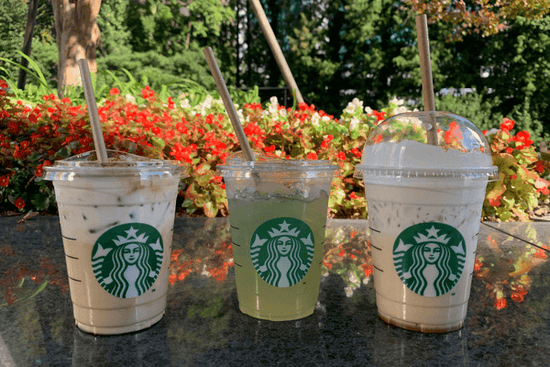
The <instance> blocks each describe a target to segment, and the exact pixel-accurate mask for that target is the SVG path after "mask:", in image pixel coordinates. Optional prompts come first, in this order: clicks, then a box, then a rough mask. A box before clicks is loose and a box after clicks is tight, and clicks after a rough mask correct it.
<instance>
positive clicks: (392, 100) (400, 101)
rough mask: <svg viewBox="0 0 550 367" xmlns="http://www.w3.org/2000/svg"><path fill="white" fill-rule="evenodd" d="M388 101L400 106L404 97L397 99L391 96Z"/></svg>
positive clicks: (403, 101)
mask: <svg viewBox="0 0 550 367" xmlns="http://www.w3.org/2000/svg"><path fill="white" fill-rule="evenodd" d="M390 103H393V104H396V105H398V106H401V105H402V104H403V103H405V100H404V99H397V97H393V98H392V99H391V101H390Z"/></svg>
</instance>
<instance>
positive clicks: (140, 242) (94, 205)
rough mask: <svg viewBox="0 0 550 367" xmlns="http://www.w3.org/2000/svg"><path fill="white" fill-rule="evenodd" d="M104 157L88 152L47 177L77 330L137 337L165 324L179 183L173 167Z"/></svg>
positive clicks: (55, 168) (56, 167)
mask: <svg viewBox="0 0 550 367" xmlns="http://www.w3.org/2000/svg"><path fill="white" fill-rule="evenodd" d="M109 154H110V157H111V158H112V160H111V161H110V162H107V163H104V164H100V163H99V162H97V161H93V160H91V161H90V160H88V159H91V158H90V154H88V153H85V154H84V155H81V156H77V157H73V158H71V159H69V160H65V161H60V162H56V165H54V166H52V167H49V168H48V169H47V173H46V179H51V180H53V181H54V188H55V192H56V200H57V203H58V208H59V217H60V224H61V234H62V236H63V246H64V250H65V255H66V262H67V271H68V277H69V285H70V291H71V299H72V302H73V310H74V316H75V320H76V324H77V326H78V327H79V328H80V329H82V330H84V331H87V332H90V333H94V334H121V333H127V332H132V331H138V330H141V329H144V328H146V327H149V326H151V325H153V324H154V323H156V322H157V321H159V320H160V319H161V318H162V316H163V314H164V309H165V305H166V293H167V286H168V266H169V259H170V252H171V245H172V231H173V225H174V214H175V200H176V194H177V189H178V183H179V180H180V176H181V172H180V167H178V166H177V165H174V164H172V163H170V162H165V161H160V160H145V159H143V158H141V157H137V156H132V155H120V153H116V152H112V151H110V152H109ZM115 156H117V158H118V160H115ZM121 157H122V158H121Z"/></svg>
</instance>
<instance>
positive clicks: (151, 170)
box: [43, 149, 187, 181]
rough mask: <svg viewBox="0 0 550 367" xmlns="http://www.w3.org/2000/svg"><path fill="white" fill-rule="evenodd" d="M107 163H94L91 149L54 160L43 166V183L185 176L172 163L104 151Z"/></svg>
mask: <svg viewBox="0 0 550 367" xmlns="http://www.w3.org/2000/svg"><path fill="white" fill-rule="evenodd" d="M107 158H108V161H107V162H100V161H98V160H97V155H96V152H95V150H91V151H89V152H86V153H82V154H79V155H75V156H73V157H70V158H67V159H64V160H60V161H55V163H54V164H53V165H52V166H49V167H44V176H43V179H44V180H50V181H73V180H74V179H75V178H76V177H128V176H134V177H136V178H139V179H140V180H154V179H168V178H180V177H187V175H186V174H185V173H184V172H185V168H184V167H182V166H180V165H178V164H177V163H176V162H174V161H167V160H162V159H149V158H145V157H141V156H138V155H135V154H130V153H126V152H121V151H116V150H110V149H107Z"/></svg>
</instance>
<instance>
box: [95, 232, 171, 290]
mask: <svg viewBox="0 0 550 367" xmlns="http://www.w3.org/2000/svg"><path fill="white" fill-rule="evenodd" d="M162 252H163V244H162V238H161V236H160V233H159V231H158V230H157V229H156V228H154V227H152V226H150V225H148V224H142V223H127V224H121V225H119V226H116V227H114V228H111V229H110V230H108V231H107V232H105V233H103V234H102V235H101V237H99V239H98V240H97V242H96V243H95V244H94V248H93V250H92V269H93V271H94V274H95V277H96V279H97V281H98V282H99V284H100V285H101V286H102V287H103V289H105V290H106V291H107V292H109V293H110V294H112V295H113V296H115V297H121V298H133V297H137V296H140V295H142V294H143V293H145V292H146V291H147V290H148V289H149V288H151V286H152V285H153V283H154V282H155V280H156V279H157V276H158V274H159V271H160V267H161V266H162Z"/></svg>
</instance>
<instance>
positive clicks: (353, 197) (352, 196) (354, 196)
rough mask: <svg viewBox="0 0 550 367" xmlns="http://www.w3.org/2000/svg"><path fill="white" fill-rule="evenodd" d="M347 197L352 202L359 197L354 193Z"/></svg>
mask: <svg viewBox="0 0 550 367" xmlns="http://www.w3.org/2000/svg"><path fill="white" fill-rule="evenodd" d="M349 197H350V198H351V199H352V200H355V199H359V196H357V194H356V193H355V191H353V192H352V193H351V194H350V195H349Z"/></svg>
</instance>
